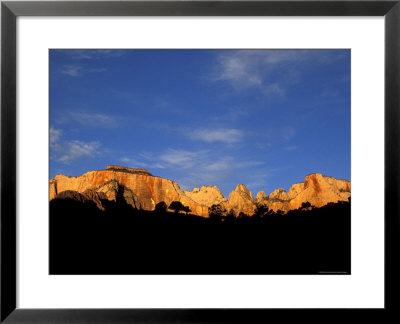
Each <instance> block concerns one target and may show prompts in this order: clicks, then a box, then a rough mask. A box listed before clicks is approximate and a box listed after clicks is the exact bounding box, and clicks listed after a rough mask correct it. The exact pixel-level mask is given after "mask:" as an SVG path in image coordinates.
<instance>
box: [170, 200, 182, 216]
mask: <svg viewBox="0 0 400 324" xmlns="http://www.w3.org/2000/svg"><path fill="white" fill-rule="evenodd" d="M168 209H172V210H173V211H175V213H176V214H177V213H179V212H180V211H181V210H185V206H183V204H182V203H181V202H180V201H173V202H172V203H171V204H170V205H169V207H168Z"/></svg>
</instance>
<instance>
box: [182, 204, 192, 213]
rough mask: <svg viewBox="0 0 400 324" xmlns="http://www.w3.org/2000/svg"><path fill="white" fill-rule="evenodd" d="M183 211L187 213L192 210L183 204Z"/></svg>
mask: <svg viewBox="0 0 400 324" xmlns="http://www.w3.org/2000/svg"><path fill="white" fill-rule="evenodd" d="M183 211H184V212H185V213H186V214H188V213H190V212H191V211H192V210H191V209H190V208H189V207H188V206H183Z"/></svg>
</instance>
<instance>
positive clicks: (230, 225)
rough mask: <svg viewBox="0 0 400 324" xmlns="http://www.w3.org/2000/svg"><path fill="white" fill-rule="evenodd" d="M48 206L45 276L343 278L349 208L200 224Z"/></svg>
mask: <svg viewBox="0 0 400 324" xmlns="http://www.w3.org/2000/svg"><path fill="white" fill-rule="evenodd" d="M106 203H107V206H106V207H107V208H106V211H101V210H99V209H98V208H97V207H96V205H95V204H94V203H93V202H79V201H76V200H72V199H54V200H52V201H51V202H50V274H317V273H346V274H349V273H350V203H337V204H330V205H328V206H325V207H322V208H318V209H311V210H295V211H292V212H289V213H288V214H287V215H266V216H264V217H262V218H257V217H246V218H233V219H225V220H224V221H221V220H218V219H207V218H202V217H198V216H194V215H185V214H176V213H170V212H163V211H160V212H151V211H139V210H135V209H133V208H132V207H131V206H129V205H126V204H117V203H115V202H109V201H107V202H106Z"/></svg>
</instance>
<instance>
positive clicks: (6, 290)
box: [0, 0, 400, 323]
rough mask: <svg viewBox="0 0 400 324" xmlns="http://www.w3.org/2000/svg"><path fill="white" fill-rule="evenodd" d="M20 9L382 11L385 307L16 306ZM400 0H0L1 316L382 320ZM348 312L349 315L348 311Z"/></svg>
mask: <svg viewBox="0 0 400 324" xmlns="http://www.w3.org/2000/svg"><path fill="white" fill-rule="evenodd" d="M18 16H384V17H385V307H384V309H19V308H16V299H17V294H16V288H17V286H16V270H17V268H16V189H17V187H16V186H17V185H16V177H17V175H16V162H17V160H16V37H17V32H16V18H17V17H18ZM399 130H400V0H391V1H386V0H381V1H374V0H373V1H354V0H351V1H332V0H331V1H329V0H328V1H323V0H322V1H321V0H315V1H294V0H291V1H285V0H283V1H276V0H275V1H274V0H267V1H122V2H120V1H115V2H113V1H101V2H98V1H91V2H88V1H86V2H85V1H82V2H80V1H78V2H76V1H29V2H25V1H18V2H17V1H2V3H1V241H0V244H1V290H0V293H1V295H0V298H1V300H0V321H1V322H4V323H31V322H32V323H33V322H35V323H89V322H90V323H96V322H101V323H114V322H115V323H143V322H146V323H171V322H173V323H203V322H212V323H222V322H224V323H226V322H237V323H253V322H256V323H261V322H267V321H268V320H271V318H272V316H274V317H275V316H279V317H280V318H279V320H280V321H282V320H283V321H284V320H285V319H289V318H291V317H294V316H295V317H296V320H297V321H299V320H307V321H310V320H317V319H319V320H320V321H321V320H324V319H330V320H343V319H344V318H347V319H349V318H348V316H349V315H356V316H357V317H358V321H360V320H363V319H364V318H365V319H367V318H368V320H376V321H378V320H379V321H380V322H381V321H383V320H386V319H388V318H389V317H393V316H394V317H393V318H394V319H395V318H396V317H397V316H396V315H398V314H399V313H398V308H399V306H400V299H399V296H400V293H399V291H400V286H399V276H400V266H399V263H400V262H398V261H399V259H400V218H399V210H400V202H399V198H400V193H399V182H400V172H399V166H400V141H399V140H400V136H399V135H400V134H399ZM344 316H345V317H344Z"/></svg>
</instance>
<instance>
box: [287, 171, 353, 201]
mask: <svg viewBox="0 0 400 324" xmlns="http://www.w3.org/2000/svg"><path fill="white" fill-rule="evenodd" d="M290 191H292V189H290ZM294 192H295V190H293V193H294ZM350 196H351V184H350V182H349V181H346V180H336V179H335V178H332V177H324V176H323V175H322V174H320V173H313V174H310V175H308V176H306V178H305V180H304V184H303V190H301V191H299V192H298V193H297V195H293V196H292V198H291V200H290V209H297V208H299V207H300V206H301V204H302V203H303V202H307V201H308V202H309V203H311V205H312V206H314V207H322V206H325V205H326V204H328V203H330V202H333V203H336V202H338V201H347V200H348V199H349V197H350Z"/></svg>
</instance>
